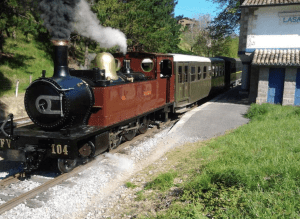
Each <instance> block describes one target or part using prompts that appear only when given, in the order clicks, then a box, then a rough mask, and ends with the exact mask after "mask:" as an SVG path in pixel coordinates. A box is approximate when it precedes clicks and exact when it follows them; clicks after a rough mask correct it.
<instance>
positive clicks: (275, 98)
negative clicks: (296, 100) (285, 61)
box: [267, 68, 285, 104]
mask: <svg viewBox="0 0 300 219" xmlns="http://www.w3.org/2000/svg"><path fill="white" fill-rule="evenodd" d="M284 75H285V74H284V68H270V70H269V89H268V99H267V102H268V103H275V104H276V103H280V104H281V103H282V97H283V85H284Z"/></svg>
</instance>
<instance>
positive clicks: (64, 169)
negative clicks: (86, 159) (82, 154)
mask: <svg viewBox="0 0 300 219" xmlns="http://www.w3.org/2000/svg"><path fill="white" fill-rule="evenodd" d="M76 165H77V160H76V159H75V160H71V159H58V160H57V167H58V169H59V171H60V172H61V173H68V172H71V171H72V170H73V169H74V168H75V167H76Z"/></svg>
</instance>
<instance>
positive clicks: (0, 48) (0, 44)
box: [0, 30, 4, 52]
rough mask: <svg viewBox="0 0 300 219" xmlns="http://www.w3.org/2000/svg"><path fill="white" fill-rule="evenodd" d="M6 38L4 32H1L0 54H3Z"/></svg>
mask: <svg viewBox="0 0 300 219" xmlns="http://www.w3.org/2000/svg"><path fill="white" fill-rule="evenodd" d="M3 44H4V36H3V31H2V30H0V52H3Z"/></svg>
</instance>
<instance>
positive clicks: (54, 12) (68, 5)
mask: <svg viewBox="0 0 300 219" xmlns="http://www.w3.org/2000/svg"><path fill="white" fill-rule="evenodd" d="M79 1H80V0H41V1H40V3H39V8H40V11H41V18H42V19H43V20H44V25H45V27H46V28H47V30H48V31H49V32H50V34H51V36H52V39H56V40H58V39H65V40H68V39H69V38H70V34H71V32H72V25H71V23H73V22H74V13H75V7H76V5H77V4H78V3H79Z"/></svg>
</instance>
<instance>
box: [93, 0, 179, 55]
mask: <svg viewBox="0 0 300 219" xmlns="http://www.w3.org/2000/svg"><path fill="white" fill-rule="evenodd" d="M176 4H177V1H174V0H162V1H160V0H154V1H153V0H152V1H150V0H147V1H145V0H131V1H122V3H120V1H118V0H103V1H96V2H95V4H94V5H93V7H92V9H93V10H94V11H95V12H96V13H97V16H98V18H99V20H100V23H101V24H102V25H103V26H111V27H114V28H118V29H120V30H121V31H123V32H124V33H125V35H126V36H127V43H128V46H140V45H143V46H144V50H145V51H147V52H162V53H167V52H174V50H176V49H178V47H177V45H178V43H179V28H180V26H179V25H178V24H177V23H176V19H175V18H173V11H174V8H175V5H176Z"/></svg>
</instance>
